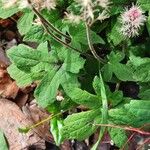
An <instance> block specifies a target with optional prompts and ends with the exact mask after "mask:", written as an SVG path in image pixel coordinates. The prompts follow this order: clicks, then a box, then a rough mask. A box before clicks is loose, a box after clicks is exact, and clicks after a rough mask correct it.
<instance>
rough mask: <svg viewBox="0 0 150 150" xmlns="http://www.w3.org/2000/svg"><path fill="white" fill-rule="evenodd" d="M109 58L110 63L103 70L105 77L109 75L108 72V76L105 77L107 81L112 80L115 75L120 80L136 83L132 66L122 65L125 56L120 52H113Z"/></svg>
mask: <svg viewBox="0 0 150 150" xmlns="http://www.w3.org/2000/svg"><path fill="white" fill-rule="evenodd" d="M108 58H109V62H108V64H106V65H105V66H104V68H103V71H104V72H103V75H105V74H107V72H108V75H106V77H104V78H106V81H109V80H110V78H111V76H112V73H114V74H115V75H116V77H117V78H118V79H119V80H122V81H134V78H133V70H132V69H131V68H130V66H128V65H126V64H122V63H120V61H121V60H122V59H123V58H124V54H122V53H120V52H118V53H114V52H113V51H112V52H111V53H110V55H109V56H108ZM107 69H108V70H107ZM107 76H108V77H107ZM108 79H109V80H108Z"/></svg>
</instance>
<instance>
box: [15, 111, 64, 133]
mask: <svg viewBox="0 0 150 150" xmlns="http://www.w3.org/2000/svg"><path fill="white" fill-rule="evenodd" d="M62 113H63V112H61V113H57V114H55V115H50V116H49V117H48V118H46V119H43V120H42V121H40V122H38V123H36V124H33V125H31V126H29V127H25V128H19V129H18V130H19V131H20V132H22V133H27V132H29V131H30V130H32V129H34V128H36V127H37V126H39V125H41V124H43V123H45V122H47V121H49V120H51V119H53V118H55V117H57V116H59V115H61V114H62Z"/></svg>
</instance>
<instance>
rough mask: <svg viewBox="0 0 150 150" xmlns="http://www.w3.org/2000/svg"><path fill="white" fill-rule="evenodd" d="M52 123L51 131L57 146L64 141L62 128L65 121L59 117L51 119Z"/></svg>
mask: <svg viewBox="0 0 150 150" xmlns="http://www.w3.org/2000/svg"><path fill="white" fill-rule="evenodd" d="M50 124H51V128H50V131H51V133H52V135H53V137H54V140H55V143H56V145H57V146H59V145H60V144H61V142H62V137H61V133H60V132H61V129H62V127H63V122H62V120H60V119H57V118H53V119H52V120H51V121H50Z"/></svg>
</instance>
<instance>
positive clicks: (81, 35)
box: [69, 24, 105, 51]
mask: <svg viewBox="0 0 150 150" xmlns="http://www.w3.org/2000/svg"><path fill="white" fill-rule="evenodd" d="M78 31H80V32H78ZM90 32H91V39H92V44H97V43H101V44H105V41H104V40H103V39H102V38H101V37H100V36H98V35H97V34H96V33H95V32H94V31H92V30H90ZM69 33H70V35H71V37H72V41H71V45H72V46H73V47H76V48H77V49H79V50H80V49H82V47H85V46H86V47H87V48H88V41H87V35H86V28H85V26H84V25H83V24H79V25H76V26H70V27H69ZM87 48H86V49H87ZM86 49H83V50H84V51H85V50H86Z"/></svg>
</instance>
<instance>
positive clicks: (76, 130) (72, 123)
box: [61, 110, 101, 140]
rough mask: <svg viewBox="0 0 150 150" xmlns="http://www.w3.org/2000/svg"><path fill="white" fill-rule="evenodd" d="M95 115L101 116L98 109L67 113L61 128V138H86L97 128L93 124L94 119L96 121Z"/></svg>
mask: <svg viewBox="0 0 150 150" xmlns="http://www.w3.org/2000/svg"><path fill="white" fill-rule="evenodd" d="M96 117H98V118H101V116H100V111H99V110H92V111H87V112H81V113H76V114H73V115H69V116H68V117H67V118H66V119H65V120H64V126H63V128H62V129H61V134H62V137H63V140H65V139H77V140H83V139H86V138H88V137H89V136H90V135H91V134H92V133H94V131H95V130H96V129H97V127H96V126H95V125H93V123H94V121H96Z"/></svg>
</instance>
